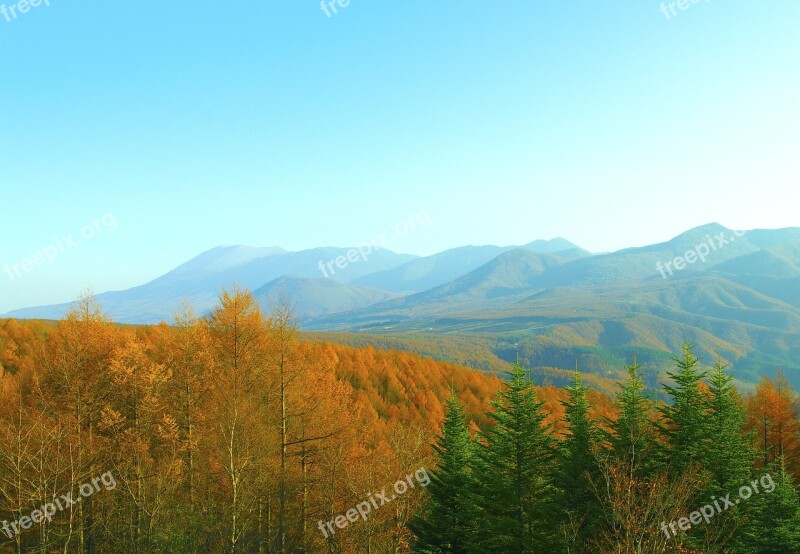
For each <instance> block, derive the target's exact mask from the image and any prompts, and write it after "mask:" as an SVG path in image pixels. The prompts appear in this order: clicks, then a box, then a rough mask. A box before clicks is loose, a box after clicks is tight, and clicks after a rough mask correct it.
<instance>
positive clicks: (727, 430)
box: [0, 289, 800, 554]
mask: <svg viewBox="0 0 800 554" xmlns="http://www.w3.org/2000/svg"><path fill="white" fill-rule="evenodd" d="M631 363H632V365H631V366H629V367H627V368H626V370H627V378H626V379H625V380H624V381H623V382H621V383H620V384H619V388H618V390H617V391H615V392H614V393H613V394H611V395H609V394H604V393H603V392H599V391H597V390H594V389H592V388H590V387H589V386H587V383H588V384H590V382H589V381H587V380H586V379H583V378H582V377H581V374H580V373H578V372H576V373H575V375H574V378H573V382H572V384H571V385H569V386H566V387H563V388H556V387H552V386H537V384H536V383H535V382H534V380H535V379H534V375H535V374H536V371H535V369H531V368H527V369H526V368H524V367H522V366H521V365H513V366H509V368H508V375H507V376H505V378H504V379H498V378H497V377H495V376H493V375H487V374H484V373H481V372H478V371H475V370H471V369H467V368H464V367H460V366H458V365H455V364H451V363H445V362H438V361H434V360H431V359H427V358H423V357H420V356H418V355H415V354H410V353H407V352H399V351H396V350H379V349H375V348H373V347H371V346H367V347H359V348H356V347H351V346H345V345H340V344H333V343H330V342H324V341H318V340H306V339H304V338H303V336H302V335H301V333H300V331H299V329H298V328H297V326H296V323H295V319H294V316H293V313H292V310H291V308H290V307H289V306H288V305H287V304H279V305H277V306H276V307H274V308H273V309H271V311H270V312H269V313H264V312H262V310H261V308H260V306H259V304H258V303H257V302H256V301H255V300H254V299H253V296H252V295H251V294H250V293H249V292H248V291H245V290H238V289H233V290H231V291H224V292H223V293H222V294H221V295H220V298H219V304H218V306H217V307H216V308H215V309H214V310H213V311H212V312H210V313H209V314H207V315H204V316H202V317H198V316H196V315H195V314H194V313H193V312H192V310H191V308H190V307H189V306H188V305H187V306H186V307H185V308H184V309H182V310H181V311H180V313H179V314H177V315H176V316H175V318H174V321H173V322H172V324H170V325H167V324H161V325H154V326H123V325H118V324H115V323H114V322H113V321H111V320H110V319H108V318H107V317H106V316H104V315H103V312H102V309H101V307H100V306H99V305H98V304H97V302H96V301H95V299H94V298H93V297H92V296H91V295H87V296H86V297H84V298H82V299H81V300H79V301H78V302H77V303H76V304H75V305H74V306H73V308H72V309H71V310H70V311H69V313H68V315H67V316H66V317H64V318H63V319H62V320H60V321H57V322H45V321H16V320H13V319H12V320H2V321H0V526H1V527H0V552H9V553H12V552H14V553H18V554H21V553H23V552H39V553H50V552H64V553H68V552H76V553H77V552H86V553H106V552H133V553H146V552H164V553H205V552H212V553H217V552H219V553H232V554H233V553H270V554H273V553H281V554H283V553H295V552H298V553H317V552H320V553H326V552H327V553H331V554H333V553H362V552H368V553H374V554H383V553H397V552H421V553H445V552H453V553H456V552H461V553H484V552H489V553H493V552H496V553H528V552H530V553H533V552H564V553H578V552H609V553H612V552H617V553H622V552H640V553H648V552H745V553H747V552H753V553H757V552H789V553H791V552H800V503H798V496H797V489H796V487H795V484H794V483H796V479H797V477H798V472H800V418H799V412H800V410H799V409H798V398H797V394H796V392H795V391H794V390H793V389H792V388H791V387H790V386H789V385H788V383H787V381H786V379H784V378H783V377H782V376H781V375H777V376H775V377H774V378H768V377H764V378H763V379H762V381H761V382H760V383H759V385H758V387H757V388H756V391H755V392H754V393H753V394H747V395H741V394H740V393H739V392H738V391H737V390H736V388H735V387H734V386H733V385H732V378H731V376H730V374H729V372H728V370H729V368H726V367H725V366H724V365H723V364H722V363H721V362H719V363H716V364H711V366H707V365H706V364H705V363H703V362H701V361H700V360H698V359H697V358H696V357H695V355H694V354H693V351H692V348H691V346H689V345H686V346H685V347H684V349H683V351H682V352H680V353H678V354H677V356H676V358H675V366H674V367H675V369H674V370H673V371H672V372H670V373H669V374H668V375H665V376H663V377H664V378H663V379H662V381H663V385H662V386H663V389H662V390H660V391H658V392H660V393H661V394H660V397H665V398H667V399H668V401H667V402H662V401H660V400H655V399H654V393H655V392H656V391H653V390H650V389H649V388H648V387H647V386H646V385H645V381H644V380H643V379H642V376H641V374H640V369H639V367H638V366H637V364H636V361H635V360H631ZM423 477H425V479H423ZM400 483H404V484H403V485H402V487H400V486H399V484H400ZM745 488H746V489H747V490H749V491H750V493H749V495H747V490H745ZM401 490H402V492H400V491H401ZM745 496H747V498H745ZM723 499H725V500H724V501H723ZM737 501H740V502H737ZM731 504H732V505H733V506H731ZM723 506H724V509H722V508H723ZM359 507H360V508H361V510H360V512H359V510H358V508H359ZM367 508H368V510H369V511H368V513H365V512H366V511H367ZM710 509H713V513H711V512H709V510H710ZM701 516H702V519H699V518H701Z"/></svg>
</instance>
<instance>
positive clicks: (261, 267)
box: [5, 246, 415, 323]
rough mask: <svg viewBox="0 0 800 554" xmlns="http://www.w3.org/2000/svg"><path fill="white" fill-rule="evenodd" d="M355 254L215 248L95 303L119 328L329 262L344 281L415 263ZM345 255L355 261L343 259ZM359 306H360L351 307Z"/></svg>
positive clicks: (42, 314) (28, 313) (200, 308)
mask: <svg viewBox="0 0 800 554" xmlns="http://www.w3.org/2000/svg"><path fill="white" fill-rule="evenodd" d="M353 251H355V249H351V248H333V247H329V248H314V249H311V250H303V251H299V252H287V251H285V250H283V249H281V248H278V247H272V248H253V247H248V246H230V247H219V248H214V249H212V250H209V251H208V252H204V253H202V254H200V255H199V256H197V257H195V258H192V259H191V260H189V261H188V262H186V263H184V264H182V265H180V266H178V267H177V268H175V269H174V270H172V271H170V272H169V273H166V274H164V275H162V276H161V277H158V278H157V279H154V280H153V281H150V282H149V283H147V284H144V285H140V286H138V287H134V288H132V289H128V290H125V291H114V292H106V293H102V294H98V295H97V300H98V301H99V302H100V303H101V305H102V306H103V308H104V310H105V311H106V312H107V313H108V315H109V316H111V317H112V318H113V319H114V320H115V321H118V322H120V323H158V322H160V321H171V320H172V317H173V315H174V314H175V313H176V312H177V311H178V309H179V308H180V306H181V304H182V303H183V302H184V301H185V300H189V301H190V302H191V303H192V306H193V308H194V309H195V311H196V312H197V313H199V314H203V313H205V312H206V311H207V310H209V309H211V307H212V306H214V305H215V304H216V302H217V297H218V295H219V292H220V290H221V289H222V288H223V287H231V286H233V285H237V286H240V287H243V288H247V289H250V290H256V289H258V288H259V287H262V286H264V285H265V284H267V283H269V282H271V281H274V280H275V279H278V278H280V277H283V276H286V275H295V276H298V277H304V278H309V279H313V278H322V277H323V272H322V270H321V269H320V265H322V267H326V264H327V263H328V262H332V263H331V265H332V267H333V271H330V270H327V273H328V278H330V279H331V280H333V281H340V282H347V281H349V280H352V279H357V278H358V277H360V276H362V275H365V274H367V273H369V272H372V271H379V270H385V269H390V268H393V267H396V266H398V265H401V264H403V263H406V262H408V261H409V260H411V259H413V258H415V256H411V255H408V254H396V253H394V252H391V251H390V250H386V249H381V250H377V251H375V252H372V253H371V254H370V255H369V257H368V259H367V261H366V262H365V261H363V260H362V259H361V258H358V257H355V256H353V255H352V252H353ZM349 253H350V256H351V258H353V259H355V261H350V260H348V259H347V256H348V254H349ZM337 258H339V261H340V266H344V268H343V269H342V268H340V267H339V266H337V265H336V263H335V262H336V260H337ZM341 260H344V262H342V261H341ZM383 297H387V296H386V295H384V296H383ZM71 305H72V303H64V304H55V305H51V306H41V307H35V308H24V309H21V310H15V311H13V312H10V313H9V314H6V316H5V317H14V318H20V319H59V318H61V317H63V316H64V314H65V313H66V312H67V310H68V309H69V307H70V306H71ZM358 305H360V304H359V303H356V304H354V306H358ZM322 312H324V310H322V311H321V313H322Z"/></svg>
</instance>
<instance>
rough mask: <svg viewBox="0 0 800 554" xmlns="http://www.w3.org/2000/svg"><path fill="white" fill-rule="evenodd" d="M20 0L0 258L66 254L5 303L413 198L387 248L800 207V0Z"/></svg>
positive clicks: (1, 294)
mask: <svg viewBox="0 0 800 554" xmlns="http://www.w3.org/2000/svg"><path fill="white" fill-rule="evenodd" d="M3 2H4V4H3V5H4V6H6V13H8V7H9V6H14V7H16V9H15V10H14V12H13V13H14V14H15V15H16V18H14V17H11V15H10V14H9V16H8V17H6V16H4V15H2V12H0V193H2V194H1V195H0V198H2V203H3V204H2V207H3V209H2V225H0V269H2V267H3V265H4V264H6V263H10V264H14V263H19V262H21V261H22V260H24V259H31V258H32V256H34V255H35V254H36V253H37V252H39V253H49V254H51V255H52V253H53V250H59V248H63V249H64V251H63V252H60V250H59V254H58V255H57V256H56V257H55V258H54V259H53V263H52V264H50V263H47V262H46V261H45V262H44V263H43V264H42V265H40V266H36V267H34V268H33V270H32V271H30V272H27V273H24V274H23V275H22V277H20V278H16V279H15V280H13V281H12V280H11V278H10V277H9V276H8V275H7V274H6V273H5V272H4V273H0V313H2V312H5V311H7V310H10V309H14V308H19V307H24V306H31V305H40V304H46V303H54V302H62V301H68V300H71V299H73V298H74V297H75V296H76V295H77V294H78V293H79V292H80V290H81V289H84V288H86V287H88V286H91V287H92V288H93V289H94V290H95V291H96V292H103V291H106V290H116V289H124V288H129V287H131V286H135V285H138V284H142V283H144V282H146V281H148V280H150V279H152V278H154V277H157V276H158V275H160V274H163V273H165V272H166V271H168V270H170V269H172V268H173V267H175V266H176V265H178V264H180V263H182V262H184V261H186V260H188V259H189V258H191V257H193V256H195V255H197V254H199V253H200V252H203V251H205V250H208V249H210V248H213V247H215V246H218V245H231V244H249V245H254V246H271V245H280V246H282V247H284V248H286V249H290V250H299V249H304V248H310V247H314V246H327V245H332V246H353V245H356V244H358V243H360V242H363V241H365V240H367V239H368V238H369V237H370V236H372V235H375V234H378V233H380V232H382V231H383V230H384V229H391V228H393V227H394V226H395V224H397V223H398V222H400V221H403V220H406V219H407V218H408V217H409V216H412V215H414V214H417V213H418V212H420V210H425V211H426V212H427V214H428V215H429V216H430V219H431V222H432V224H431V225H430V226H429V227H428V228H427V229H425V230H418V231H415V232H410V233H408V234H407V235H406V236H405V237H403V238H402V239H400V240H397V241H396V243H395V244H393V249H395V250H397V251H401V252H410V253H413V254H420V255H424V254H431V253H434V252H437V251H441V250H444V249H447V248H450V247H454V246H459V245H464V244H521V243H525V242H529V241H532V240H534V239H538V238H552V237H556V236H564V237H566V238H568V239H570V240H572V241H573V242H575V243H577V244H579V245H581V246H583V247H584V248H587V249H589V250H593V251H608V250H615V249H619V248H622V247H627V246H636V245H644V244H648V243H653V242H659V241H663V240H666V239H669V238H671V237H672V236H674V235H677V234H679V233H680V232H682V231H684V230H686V229H688V228H691V227H695V226H698V225H701V224H704V223H709V222H712V221H717V222H719V223H722V224H723V225H727V226H729V227H732V228H737V229H750V228H755V227H768V228H775V227H786V226H797V225H800V216H798V214H800V211H799V208H798V201H797V196H798V195H797V194H796V191H797V189H798V177H800V155H798V146H800V136H799V135H800V106H799V105H798V99H800V38H798V29H800V3H798V2H797V1H796V0H777V1H773V2H755V1H744V0H725V1H721V0H712V1H710V2H706V1H704V0H703V1H701V2H700V3H698V4H688V9H686V10H685V11H681V10H680V9H678V8H677V7H676V8H675V9H676V11H675V15H672V14H671V13H670V10H669V7H668V4H669V3H665V6H664V7H665V8H666V10H665V11H666V13H667V15H665V14H664V13H662V11H660V9H659V5H660V2H658V1H655V0H591V1H590V0H580V1H577V0H576V1H574V2H545V1H543V0H508V1H504V2H488V1H484V2H477V1H461V2H455V1H450V0H438V1H436V2H431V1H430V0H427V1H422V0H407V1H398V2H385V1H377V0H351V1H350V4H349V5H348V6H347V7H344V8H343V7H338V6H337V12H338V13H335V14H334V13H333V10H332V9H331V8H328V11H329V13H330V15H331V16H330V17H328V16H327V15H326V14H325V12H324V11H323V10H322V9H321V8H320V4H319V2H318V1H317V0H282V1H264V0H259V1H251V0H244V1H240V2H219V1H215V2H209V1H204V0H194V1H192V2H164V1H160V2H154V1H150V0H137V1H136V2H132V1H130V0H128V1H124V0H123V1H114V2H97V1H84V0H82V1H74V0H72V1H67V0H48V2H49V4H50V5H49V6H48V5H46V4H44V3H42V4H41V5H40V6H38V7H36V8H30V9H29V10H27V11H26V12H25V13H19V6H17V4H16V2H12V1H10V0H0V3H3ZM667 16H669V19H668V17H667ZM104 215H105V216H106V223H109V225H106V224H105V223H104V222H103V220H102V218H103V216H104ZM95 220H99V221H98V223H97V225H96V226H95V228H94V230H92V229H89V230H87V231H85V232H86V234H89V235H92V236H91V238H90V239H89V240H82V241H81V243H80V244H78V245H77V246H73V247H68V246H67V242H68V241H66V240H65V239H64V237H66V236H68V235H69V234H72V235H73V239H78V238H80V235H81V232H82V229H83V228H84V226H85V225H90V226H92V225H95V224H94V223H93V222H94V221H95ZM112 220H113V222H114V223H115V225H111V224H110V223H111V222H112ZM112 228H113V229H114V230H113V231H112V230H110V229H112ZM59 240H61V244H60V245H59V243H58V241H59ZM48 247H49V250H48ZM43 255H44V254H42V256H43ZM41 261H42V257H41V256H40V257H39V262H41Z"/></svg>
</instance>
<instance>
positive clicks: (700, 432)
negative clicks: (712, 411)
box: [660, 344, 709, 476]
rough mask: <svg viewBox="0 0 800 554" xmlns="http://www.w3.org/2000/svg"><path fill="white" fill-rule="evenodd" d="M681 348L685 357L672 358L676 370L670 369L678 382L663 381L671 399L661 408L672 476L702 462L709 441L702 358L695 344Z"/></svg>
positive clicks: (665, 390) (667, 460) (670, 373)
mask: <svg viewBox="0 0 800 554" xmlns="http://www.w3.org/2000/svg"><path fill="white" fill-rule="evenodd" d="M682 348H683V357H682V358H673V360H675V363H676V365H677V368H678V369H677V371H674V372H667V376H668V377H669V378H670V379H671V380H672V381H673V382H674V383H675V384H674V385H669V384H664V392H666V394H667V396H668V397H669V398H670V401H668V402H667V403H666V404H665V405H664V406H663V407H662V408H661V409H660V412H661V414H662V416H663V422H662V425H661V431H662V433H663V435H664V439H665V450H666V452H665V456H666V462H667V466H668V467H669V471H670V473H671V474H672V475H673V476H677V475H680V474H682V473H683V472H685V471H686V470H687V469H688V468H689V466H690V465H691V464H695V463H699V462H700V458H701V455H702V453H703V452H704V451H705V449H706V448H707V447H708V443H709V436H708V430H707V429H706V406H707V400H706V397H705V395H704V394H703V391H702V389H701V383H702V380H703V378H704V377H705V375H706V373H705V372H703V371H700V370H699V369H698V367H697V365H698V363H699V362H700V360H699V359H698V358H697V357H695V355H694V354H693V353H692V346H691V345H689V344H684V345H683V347H682Z"/></svg>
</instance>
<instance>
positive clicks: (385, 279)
mask: <svg viewBox="0 0 800 554" xmlns="http://www.w3.org/2000/svg"><path fill="white" fill-rule="evenodd" d="M513 248H514V247H513V246H462V247H461V248H453V249H452V250H445V251H444V252H440V253H439V254H434V255H432V256H426V257H424V258H417V259H416V260H411V261H410V262H407V263H405V264H403V265H401V266H399V267H395V268H393V269H389V270H386V271H378V272H376V273H372V274H370V275H366V276H364V277H361V278H359V279H356V280H355V281H354V283H355V284H358V285H364V286H368V287H374V288H378V289H383V290H388V291H393V292H398V293H414V292H422V291H425V290H428V289H432V288H434V287H438V286H439V285H443V284H445V283H448V282H450V281H452V280H453V279H457V278H458V277H461V276H462V275H465V274H467V273H469V272H470V271H473V270H474V269H477V268H479V267H480V266H482V265H484V264H486V263H488V262H490V261H491V260H493V259H494V258H496V257H497V256H499V255H500V254H502V253H503V252H507V251H509V250H511V249H513Z"/></svg>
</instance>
